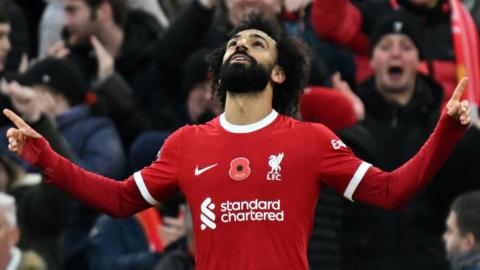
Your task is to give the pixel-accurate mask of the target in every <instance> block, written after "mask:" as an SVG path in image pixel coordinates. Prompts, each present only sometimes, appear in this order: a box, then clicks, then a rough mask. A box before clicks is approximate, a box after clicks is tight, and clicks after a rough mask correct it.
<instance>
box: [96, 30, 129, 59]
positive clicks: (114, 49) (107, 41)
mask: <svg viewBox="0 0 480 270" xmlns="http://www.w3.org/2000/svg"><path fill="white" fill-rule="evenodd" d="M123 38H124V33H123V31H122V29H120V28H119V27H118V26H117V25H115V24H113V25H111V26H110V27H104V28H102V29H100V30H99V34H98V40H99V41H100V43H102V44H103V46H105V49H106V50H107V52H108V53H109V54H110V55H111V56H113V57H116V56H117V54H118V53H119V51H120V47H121V46H122V43H123Z"/></svg>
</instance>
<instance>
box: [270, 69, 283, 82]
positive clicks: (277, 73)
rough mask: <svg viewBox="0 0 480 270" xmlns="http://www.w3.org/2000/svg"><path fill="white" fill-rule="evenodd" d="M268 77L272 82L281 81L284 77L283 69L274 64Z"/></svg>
mask: <svg viewBox="0 0 480 270" xmlns="http://www.w3.org/2000/svg"><path fill="white" fill-rule="evenodd" d="M270 78H271V79H272V81H273V82H275V83H277V84H281V83H283V82H284V81H285V79H286V77H285V70H284V69H283V68H282V67H281V66H279V65H275V66H274V67H273V70H272V75H271V76H270Z"/></svg>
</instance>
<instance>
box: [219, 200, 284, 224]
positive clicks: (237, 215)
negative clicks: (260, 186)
mask: <svg viewBox="0 0 480 270" xmlns="http://www.w3.org/2000/svg"><path fill="white" fill-rule="evenodd" d="M220 211H221V216H220V220H221V221H222V222H224V223H229V222H244V221H284V219H285V214H284V211H283V210H282V207H281V202H280V200H275V201H265V200H259V199H255V200H251V201H226V202H223V203H221V204H220Z"/></svg>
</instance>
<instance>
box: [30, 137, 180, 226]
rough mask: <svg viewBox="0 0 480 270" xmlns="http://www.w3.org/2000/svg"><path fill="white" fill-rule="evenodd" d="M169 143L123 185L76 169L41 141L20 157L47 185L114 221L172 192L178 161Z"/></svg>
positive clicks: (32, 140) (37, 141)
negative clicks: (108, 216) (158, 156)
mask: <svg viewBox="0 0 480 270" xmlns="http://www.w3.org/2000/svg"><path fill="white" fill-rule="evenodd" d="M172 136H173V135H172ZM171 141H172V140H167V142H166V143H165V145H164V147H163V150H162V154H161V158H160V159H158V160H157V161H155V162H154V163H153V164H152V165H150V166H149V167H146V168H145V169H143V170H142V171H141V172H137V173H135V174H134V176H130V177H129V178H127V179H125V180H124V181H115V180H114V179H110V178H107V177H103V176H101V175H98V174H95V173H92V172H88V171H86V170H84V169H82V168H80V167H78V166H77V165H75V164H73V163H72V162H70V161H69V160H67V159H65V158H63V157H62V156H60V155H58V154H57V153H56V152H55V151H53V149H52V148H51V147H50V145H49V144H48V142H47V141H46V140H45V139H44V138H43V137H42V138H39V139H29V140H28V141H27V143H26V145H25V148H24V150H23V153H22V157H23V158H24V159H25V160H26V161H28V162H30V163H31V164H33V165H35V166H37V167H39V168H40V169H42V171H43V173H44V175H45V176H46V179H47V182H48V183H51V184H53V185H55V186H57V187H59V188H60V189H62V190H64V191H66V192H67V193H71V194H72V195H73V196H74V197H76V198H77V199H79V200H80V201H82V202H84V203H86V204H87V205H89V206H91V207H93V208H95V209H98V210H99V211H102V212H105V213H107V214H109V215H111V216H114V217H126V216H130V215H132V214H135V213H137V212H140V211H142V210H144V209H146V208H148V207H150V206H151V205H150V204H154V203H157V200H162V199H163V198H165V197H166V196H168V195H169V194H170V193H171V192H173V190H175V188H176V181H175V169H173V168H172V166H176V161H177V159H176V158H175V154H174V153H173V152H174V151H173V149H174V145H172V142H171ZM169 159H171V160H169ZM138 175H140V180H141V181H139V179H138V178H139V176H138ZM142 176H143V179H145V181H143V179H142ZM145 185H146V186H145ZM147 187H148V188H147ZM147 193H148V194H154V195H155V199H153V196H151V195H150V196H151V198H150V197H146V194H147ZM152 199H153V201H152Z"/></svg>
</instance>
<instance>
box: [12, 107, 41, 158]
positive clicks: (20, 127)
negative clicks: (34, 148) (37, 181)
mask: <svg viewBox="0 0 480 270" xmlns="http://www.w3.org/2000/svg"><path fill="white" fill-rule="evenodd" d="M3 114H4V115H5V116H6V117H7V118H8V119H10V121H12V123H13V124H15V127H12V128H9V129H8V131H7V139H8V149H9V150H10V151H12V152H14V153H16V154H17V155H22V152H23V149H24V147H25V143H26V142H27V140H28V139H37V138H41V137H42V136H41V135H40V134H39V133H38V132H36V131H35V130H34V129H33V128H31V127H30V126H29V125H28V124H27V123H25V121H23V120H22V118H20V116H18V115H16V114H15V113H14V112H12V111H11V110H9V109H4V110H3Z"/></svg>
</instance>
